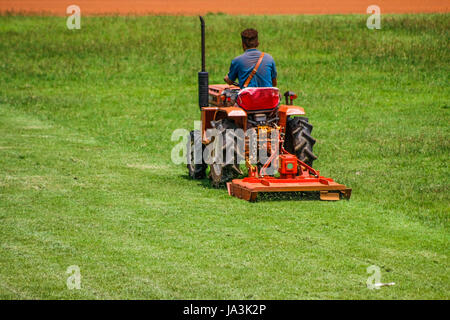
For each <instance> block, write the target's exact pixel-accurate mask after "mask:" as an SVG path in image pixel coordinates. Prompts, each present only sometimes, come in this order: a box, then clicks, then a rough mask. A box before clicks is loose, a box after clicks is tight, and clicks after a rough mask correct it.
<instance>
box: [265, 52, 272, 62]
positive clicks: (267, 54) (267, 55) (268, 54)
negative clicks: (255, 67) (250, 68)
mask: <svg viewBox="0 0 450 320" xmlns="http://www.w3.org/2000/svg"><path fill="white" fill-rule="evenodd" d="M265 57H267V60H272V61H274V60H273V57H272V56H271V55H270V53H267V52H264V58H265Z"/></svg>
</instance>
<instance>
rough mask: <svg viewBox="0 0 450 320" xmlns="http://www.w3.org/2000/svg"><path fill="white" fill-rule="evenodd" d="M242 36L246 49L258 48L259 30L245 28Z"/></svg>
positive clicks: (243, 46)
mask: <svg viewBox="0 0 450 320" xmlns="http://www.w3.org/2000/svg"><path fill="white" fill-rule="evenodd" d="M241 38H242V48H244V50H247V49H252V48H256V47H257V46H258V45H259V42H258V31H256V30H255V29H245V30H244V31H242V32H241Z"/></svg>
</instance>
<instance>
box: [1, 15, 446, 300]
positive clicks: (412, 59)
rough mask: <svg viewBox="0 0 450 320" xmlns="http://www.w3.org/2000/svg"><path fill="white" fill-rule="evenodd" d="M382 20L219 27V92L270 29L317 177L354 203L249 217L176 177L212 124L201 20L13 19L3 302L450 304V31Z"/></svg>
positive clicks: (211, 62)
mask: <svg viewBox="0 0 450 320" xmlns="http://www.w3.org/2000/svg"><path fill="white" fill-rule="evenodd" d="M366 19H367V16H360V15H348V16H252V17H247V16H227V15H208V16H207V17H206V22H207V50H208V51H207V67H208V71H209V72H210V78H211V83H214V82H217V83H220V82H221V81H222V80H221V79H222V78H223V76H224V75H225V74H226V72H227V69H228V67H229V63H230V60H231V59H232V58H233V57H234V56H236V55H238V54H240V52H241V51H240V50H241V49H240V43H239V41H240V39H239V32H240V31H241V30H242V29H244V28H245V27H255V28H257V29H258V30H259V31H260V42H261V48H262V50H264V51H267V52H269V53H271V54H272V55H273V57H274V58H275V60H276V62H277V67H278V72H279V81H278V83H279V87H280V88H281V89H282V90H288V89H289V90H292V91H295V92H297V93H298V95H299V98H298V100H296V102H298V104H299V105H301V106H303V107H305V109H306V111H307V113H308V116H309V119H310V122H311V123H313V124H314V126H315V129H314V131H313V134H314V136H315V137H316V138H317V139H318V143H317V144H316V148H315V153H316V154H317V155H318V156H319V159H318V160H317V162H316V163H315V167H316V168H317V169H319V170H320V171H321V173H322V174H324V175H325V176H330V177H333V178H334V179H335V180H337V181H338V182H340V183H344V184H346V185H348V186H350V187H352V188H353V196H352V199H351V200H350V201H339V202H320V201H311V200H304V201H301V200H296V199H278V198H266V199H263V200H262V201H259V202H257V203H247V202H245V201H242V200H239V199H236V198H231V197H229V196H228V194H227V193H226V191H225V190H223V189H222V190H220V189H219V190H217V189H212V188H210V187H208V184H207V183H206V181H192V180H189V179H187V174H186V170H185V168H184V167H183V166H181V165H174V164H172V162H171V160H170V152H171V149H172V147H173V146H174V145H175V144H176V142H173V141H171V140H170V137H171V133H172V132H173V130H174V129H176V128H186V129H191V128H192V127H193V121H194V120H198V119H199V110H198V106H197V105H196V101H197V87H196V79H197V72H198V71H199V60H200V55H199V21H198V18H197V17H181V16H176V17H169V16H161V17H158V16H151V17H138V18H136V17H91V18H87V17H82V29H81V30H74V31H70V30H67V28H66V24H65V18H57V17H22V16H7V15H5V16H0V53H1V59H0V298H2V299H17V298H19V299H79V298H83V299H84V298H87V299H91V298H93V299H108V298H114V299H116V298H121V299H143V298H148V299H216V298H217V299H231V298H233V299H247V298H248V299H269V298H270V299H421V298H424V299H437V298H440V299H449V298H450V294H449V292H450V290H449V289H450V281H449V272H448V270H449V257H448V253H449V252H448V248H449V238H450V237H449V209H450V208H449V195H448V192H449V178H450V177H449V170H448V160H449V148H450V142H449V141H450V139H449V138H450V130H449V123H450V115H449V112H450V110H449V107H450V90H449V74H450V52H449V50H448V48H449V37H450V36H449V31H448V30H449V25H450V15H448V14H441V15H383V19H382V29H381V30H368V29H367V28H366V26H365V20H366ZM70 265H78V266H79V267H80V269H81V275H82V283H81V286H82V289H81V290H68V289H67V287H66V278H67V276H68V275H67V274H66V273H65V272H66V269H67V267H68V266H70ZM370 265H377V266H379V267H380V268H381V270H382V279H381V281H382V282H391V281H392V282H395V283H396V285H395V286H393V287H386V288H381V289H380V290H369V289H367V288H366V279H367V277H368V276H369V275H368V274H367V272H366V268H367V267H368V266H370Z"/></svg>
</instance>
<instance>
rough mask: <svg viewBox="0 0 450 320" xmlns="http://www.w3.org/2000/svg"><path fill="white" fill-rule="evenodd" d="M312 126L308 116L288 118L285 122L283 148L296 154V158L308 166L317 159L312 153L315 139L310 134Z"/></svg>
mask: <svg viewBox="0 0 450 320" xmlns="http://www.w3.org/2000/svg"><path fill="white" fill-rule="evenodd" d="M312 129H313V126H312V125H311V124H310V123H309V122H308V118H304V117H295V118H289V119H288V121H287V124H286V141H285V143H284V147H285V149H286V150H287V151H288V152H290V153H292V154H294V155H296V156H297V158H298V159H299V160H301V161H303V162H304V163H306V164H307V165H309V166H312V164H313V161H314V160H316V159H317V157H316V155H315V154H314V153H313V146H314V144H315V143H316V139H314V138H313V137H312V136H311V131H312Z"/></svg>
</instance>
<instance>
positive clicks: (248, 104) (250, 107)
mask: <svg viewBox="0 0 450 320" xmlns="http://www.w3.org/2000/svg"><path fill="white" fill-rule="evenodd" d="M236 102H237V104H238V106H239V107H241V108H242V109H244V110H245V111H247V112H254V111H269V110H273V109H275V108H276V107H278V105H279V103H280V93H279V90H278V88H274V87H267V88H255V87H250V88H245V89H243V90H241V91H240V92H239V94H238V98H237V101H236Z"/></svg>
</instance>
